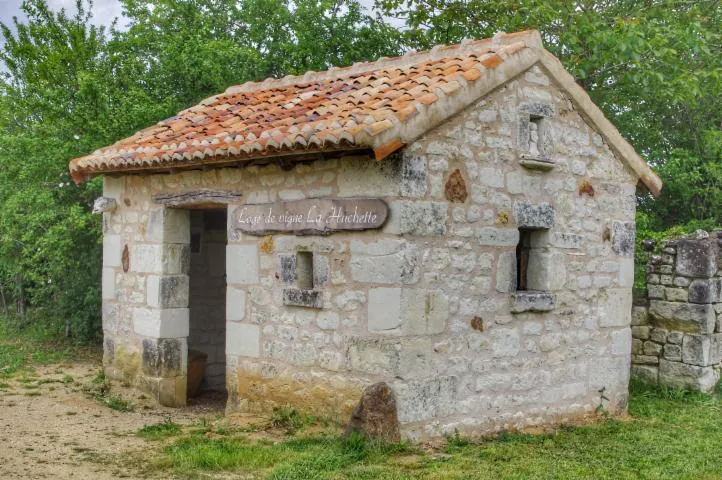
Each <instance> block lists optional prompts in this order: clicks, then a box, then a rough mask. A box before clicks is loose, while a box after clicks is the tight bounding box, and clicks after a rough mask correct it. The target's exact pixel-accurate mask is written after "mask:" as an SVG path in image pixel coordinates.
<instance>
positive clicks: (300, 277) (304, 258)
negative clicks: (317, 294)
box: [296, 252, 313, 290]
mask: <svg viewBox="0 0 722 480" xmlns="http://www.w3.org/2000/svg"><path fill="white" fill-rule="evenodd" d="M296 281H297V282H298V288H300V289H302V290H313V252H297V253H296Z"/></svg>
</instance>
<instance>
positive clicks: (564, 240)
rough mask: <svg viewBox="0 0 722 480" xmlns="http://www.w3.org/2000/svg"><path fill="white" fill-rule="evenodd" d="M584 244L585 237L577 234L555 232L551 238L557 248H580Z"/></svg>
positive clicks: (552, 243)
mask: <svg viewBox="0 0 722 480" xmlns="http://www.w3.org/2000/svg"><path fill="white" fill-rule="evenodd" d="M583 243H584V236H582V235H577V234H576V233H568V232H554V233H553V234H552V236H551V245H552V246H553V247H557V248H579V247H581V246H582V244H583Z"/></svg>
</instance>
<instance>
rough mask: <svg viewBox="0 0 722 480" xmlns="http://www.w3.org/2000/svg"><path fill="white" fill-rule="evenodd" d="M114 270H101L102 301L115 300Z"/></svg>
mask: <svg viewBox="0 0 722 480" xmlns="http://www.w3.org/2000/svg"><path fill="white" fill-rule="evenodd" d="M115 271H116V270H115V268H103V280H102V292H103V300H114V299H115Z"/></svg>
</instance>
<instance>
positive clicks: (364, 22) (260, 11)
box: [0, 0, 398, 340]
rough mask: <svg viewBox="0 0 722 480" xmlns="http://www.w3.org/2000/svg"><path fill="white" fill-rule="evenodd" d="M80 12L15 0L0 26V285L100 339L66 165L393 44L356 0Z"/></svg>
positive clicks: (90, 234) (180, 1) (190, 3)
mask: <svg viewBox="0 0 722 480" xmlns="http://www.w3.org/2000/svg"><path fill="white" fill-rule="evenodd" d="M91 6H92V4H91V3H90V2H88V1H86V0H76V4H75V12H74V13H73V14H68V13H67V12H66V11H64V10H61V11H58V12H54V11H52V10H50V9H49V8H48V6H47V4H46V3H45V0H27V1H25V2H24V3H23V10H24V12H25V13H26V15H27V21H26V22H20V21H18V20H17V19H16V20H14V27H15V28H14V31H15V33H13V30H12V29H10V28H8V27H7V26H5V25H0V32H1V33H2V36H3V38H4V41H5V44H4V46H3V47H2V50H1V51H0V62H2V63H3V66H4V73H3V74H2V79H1V81H0V285H2V291H1V292H0V293H2V294H3V298H4V296H5V294H6V293H7V294H8V296H10V297H11V298H12V299H13V300H15V301H16V302H17V304H18V306H19V308H18V312H19V313H24V312H25V309H24V306H25V304H26V303H28V304H29V305H30V306H31V307H32V312H36V313H37V312H41V313H42V315H35V316H32V317H31V320H32V319H34V318H39V317H42V318H43V319H45V320H47V321H48V323H49V325H50V326H51V327H53V328H62V327H65V329H66V331H68V332H70V333H72V334H73V335H74V336H75V337H77V338H80V339H83V340H97V339H98V338H99V334H100V308H101V302H100V292H99V285H100V269H101V253H100V250H101V249H100V237H101V225H100V224H101V221H100V218H98V217H96V216H92V215H91V214H90V205H91V203H92V200H93V199H94V198H96V197H97V196H99V195H100V189H101V188H100V185H101V184H100V181H99V179H96V180H93V181H91V182H89V183H88V184H84V185H79V186H76V185H74V184H73V183H72V182H71V181H70V177H69V175H68V171H67V164H68V162H69V161H70V159H72V158H74V157H77V156H81V155H84V154H87V153H88V152H91V151H93V150H94V149H96V148H99V147H102V146H105V145H108V144H110V143H113V142H114V141H116V140H117V139H119V138H123V137H125V136H128V135H130V134H132V133H133V132H134V131H136V130H139V129H141V128H144V127H146V126H148V125H150V124H153V123H155V122H157V121H158V120H161V119H163V118H167V117H168V116H171V115H173V114H174V113H175V112H177V111H179V110H181V109H183V108H187V107H189V106H190V105H192V104H194V103H196V102H197V101H199V100H200V99H202V98H204V97H206V96H208V95H211V94H216V93H219V92H221V91H223V90H224V89H225V88H226V87H228V86H229V85H234V84H239V83H243V82H245V81H248V80H260V79H263V78H265V77H267V76H270V75H274V76H283V75H287V74H297V73H302V72H305V71H306V70H308V69H326V68H328V67H329V66H331V65H332V64H337V65H340V66H342V65H347V64H350V63H352V62H354V61H358V60H365V59H371V58H376V57H378V56H383V55H393V54H396V53H397V52H398V42H397V39H398V35H396V34H395V31H394V30H392V29H390V28H389V27H387V26H386V25H384V24H383V23H381V22H379V21H377V20H375V19H373V18H372V17H370V16H368V15H366V14H365V13H364V12H363V10H362V9H361V7H360V5H359V4H358V2H356V1H350V2H346V1H340V0H298V1H294V2H291V1H284V0H245V1H234V0H124V1H123V6H124V9H125V14H126V16H127V18H128V19H129V25H128V28H127V30H124V31H120V30H117V29H116V28H114V27H111V28H110V30H109V31H106V30H105V29H104V28H101V27H97V26H94V25H93V23H92V16H91V14H90V12H91V8H90V7H91ZM27 321H30V320H27ZM36 321H37V320H36Z"/></svg>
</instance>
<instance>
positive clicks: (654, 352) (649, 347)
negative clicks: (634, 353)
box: [642, 340, 662, 357]
mask: <svg viewBox="0 0 722 480" xmlns="http://www.w3.org/2000/svg"><path fill="white" fill-rule="evenodd" d="M642 351H643V352H644V355H651V356H654V357H658V356H659V355H660V354H661V353H662V345H660V344H658V343H654V342H651V341H649V340H648V341H646V342H644V348H643V350H642Z"/></svg>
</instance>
